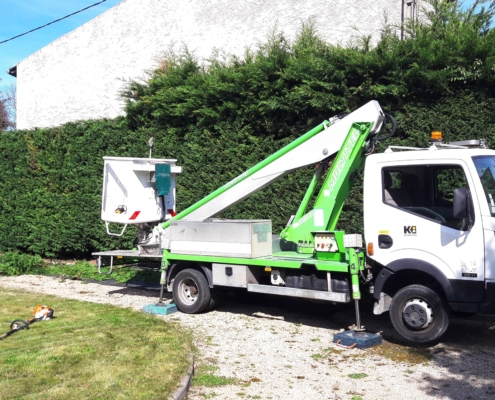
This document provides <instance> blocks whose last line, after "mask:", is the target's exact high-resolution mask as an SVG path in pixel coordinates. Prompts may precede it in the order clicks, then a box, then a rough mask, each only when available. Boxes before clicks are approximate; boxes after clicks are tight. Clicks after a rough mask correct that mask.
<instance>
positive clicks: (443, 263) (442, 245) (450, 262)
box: [364, 160, 484, 303]
mask: <svg viewBox="0 0 495 400" xmlns="http://www.w3.org/2000/svg"><path fill="white" fill-rule="evenodd" d="M374 169H375V171H374V174H377V176H379V177H381V182H380V185H374V186H375V187H374V188H371V187H370V186H367V187H366V184H365V197H364V202H365V234H366V240H367V242H370V241H371V242H373V243H374V253H375V254H374V256H373V257H372V258H373V259H375V260H376V261H378V262H379V263H380V264H382V265H384V266H386V267H389V268H390V269H392V270H394V271H395V272H397V271H398V270H401V269H411V270H412V271H415V270H416V271H424V272H426V273H428V274H429V275H430V276H433V277H435V278H437V280H438V279H439V278H441V279H445V278H447V279H448V280H449V281H450V282H449V285H450V287H451V288H452V291H451V293H450V294H449V293H447V297H448V300H449V301H451V302H459V303H474V302H479V301H481V300H482V297H483V289H484V287H483V284H484V239H483V224H482V219H481V215H480V213H479V208H478V207H475V219H474V225H473V226H472V227H470V226H469V221H468V220H467V218H463V219H456V218H454V216H453V194H454V189H455V188H460V187H465V188H469V189H470V190H473V180H472V177H471V176H470V173H469V170H468V168H467V166H466V165H465V164H464V163H463V162H460V161H458V160H456V161H452V162H449V161H447V160H445V161H444V160H441V161H434V162H429V161H428V162H426V161H425V162H421V163H419V162H415V163H412V162H409V163H407V162H404V163H402V164H399V163H397V164H394V165H392V164H389V163H383V164H377V165H376V166H375V167H374ZM370 172H371V171H367V172H366V174H367V176H369V173H370ZM365 179H366V178H365ZM369 196H376V197H375V199H376V198H377V199H380V201H373V202H369V204H371V203H373V204H374V206H373V207H374V209H370V207H369V205H367V201H368V197H369ZM444 283H445V281H444ZM444 289H445V288H444Z"/></svg>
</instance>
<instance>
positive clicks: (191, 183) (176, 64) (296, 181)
mask: <svg viewBox="0 0 495 400" xmlns="http://www.w3.org/2000/svg"><path fill="white" fill-rule="evenodd" d="M444 3H445V2H444ZM434 6H435V11H434V12H433V13H432V14H431V15H430V19H431V23H430V24H429V25H425V26H422V27H421V26H409V27H408V29H409V30H410V32H411V33H410V36H408V39H406V40H404V41H400V40H399V39H398V38H397V36H395V34H394V33H393V29H392V28H390V27H385V29H384V32H383V36H382V38H381V40H380V42H379V43H378V45H377V46H376V47H375V48H373V49H370V48H369V46H368V40H367V39H366V38H365V39H363V41H362V43H361V44H360V45H358V46H356V47H351V48H345V49H344V48H341V47H335V46H331V45H328V44H326V43H324V42H323V41H322V40H320V39H319V38H318V36H317V34H316V33H315V29H314V28H313V27H312V26H311V24H310V23H309V24H307V25H306V26H304V27H303V28H302V29H301V33H300V35H299V37H298V39H297V40H296V41H295V42H294V43H289V42H287V41H286V40H285V39H284V37H283V36H282V35H273V36H272V37H270V38H269V39H268V40H267V42H266V43H265V44H264V45H262V46H260V47H259V49H257V50H256V51H252V52H247V53H246V56H245V57H244V58H243V59H236V58H234V59H232V60H230V61H229V62H222V61H219V60H211V61H210V63H209V65H208V67H207V68H206V67H204V66H201V65H200V64H199V63H198V62H197V61H196V60H195V58H194V57H193V56H191V55H190V54H188V53H187V52H183V53H181V54H178V55H173V54H169V55H168V56H167V57H166V58H165V59H164V60H163V63H162V65H161V68H159V69H158V70H156V71H155V72H153V73H152V74H151V75H150V77H149V79H148V80H147V81H146V82H130V83H129V85H128V88H127V90H126V91H125V92H124V93H123V95H124V97H125V98H126V99H127V105H126V116H125V117H122V118H117V119H115V120H101V121H86V122H79V123H69V124H66V125H64V126H62V127H59V128H53V129H38V130H31V131H14V132H4V133H2V134H1V136H0V153H1V154H2V157H1V159H0V168H1V170H2V174H0V251H7V250H19V251H22V252H29V253H35V254H41V255H49V256H59V257H60V256H82V255H87V254H88V253H89V252H91V251H95V250H104V249H113V248H119V247H123V248H130V247H132V246H133V236H134V233H133V232H132V230H129V232H128V233H127V234H126V236H125V237H124V238H122V239H116V238H113V237H109V236H107V235H106V232H105V229H104V224H103V222H101V220H100V203H101V187H102V169H103V161H102V156H104V155H109V156H129V157H146V156H147V151H148V149H147V141H148V139H149V138H150V137H151V136H153V137H154V141H155V150H154V156H155V157H170V158H177V159H178V164H179V165H181V166H182V167H183V168H184V172H183V173H182V174H181V175H179V177H178V182H177V186H178V190H177V206H178V207H177V208H178V210H179V211H180V210H183V209H184V208H186V207H187V206H189V205H191V204H193V203H194V202H195V201H197V200H199V199H201V198H202V197H204V196H205V195H207V194H208V193H210V192H212V191H213V190H215V189H216V188H218V187H219V186H221V185H223V184H224V183H226V182H228V181H229V180H231V179H232V178H234V177H235V176H237V175H239V174H240V173H242V172H243V171H245V170H246V169H248V168H249V167H251V166H252V165H254V164H256V163H257V162H259V161H261V160H262V159H264V158H265V157H267V156H268V155H270V154H272V153H273V152H275V151H276V150H278V149H279V148H281V147H282V146H284V145H285V144H287V143H289V142H290V141H292V140H294V139H295V138H297V137H298V136H300V135H301V134H303V133H304V132H306V131H307V130H309V129H311V128H312V127H314V126H315V125H317V124H319V123H320V122H322V121H323V120H324V119H328V118H329V117H331V116H333V115H335V114H337V113H340V112H342V111H345V110H353V109H355V108H357V107H359V106H361V105H362V104H364V103H366V102H368V101H369V100H371V99H376V100H378V101H379V102H380V104H381V105H382V108H384V109H385V110H386V111H388V112H390V113H391V114H392V115H394V116H395V117H396V119H397V123H398V129H397V136H396V137H395V138H393V139H391V140H390V141H389V142H388V144H389V143H392V144H403V145H419V146H426V145H427V144H428V138H429V134H430V132H431V131H432V130H441V131H443V132H444V137H445V139H446V140H447V141H449V140H455V139H466V138H481V137H483V138H485V139H487V140H488V143H489V144H492V145H493V144H495V103H494V100H493V97H494V96H493V94H494V93H495V35H494V32H493V30H487V29H486V26H487V21H488V22H489V18H490V16H491V14H490V13H491V11H490V10H489V12H488V13H486V12H482V13H469V12H465V13H462V12H460V11H459V10H458V9H457V8H456V6H455V4H450V3H445V4H443V3H442V4H440V3H439V4H436V3H435V4H434ZM378 150H380V149H378ZM313 171H314V168H313V167H308V168H306V169H304V170H301V171H297V172H295V173H294V174H291V175H289V176H287V177H286V178H284V179H283V180H282V181H280V182H277V183H276V184H274V185H272V186H270V187H268V188H266V189H265V190H264V191H262V192H260V193H258V194H256V195H254V196H252V197H251V198H250V199H248V200H247V201H245V202H242V203H240V204H239V205H237V206H235V207H234V208H233V209H231V210H229V211H227V212H225V213H223V214H222V215H221V216H222V217H227V218H271V219H272V220H273V223H274V231H275V232H276V231H279V230H281V229H282V228H283V226H284V225H285V224H286V222H287V220H288V218H289V217H290V215H291V214H294V213H295V211H296V210H297V207H298V205H299V202H300V200H301V198H302V195H303V193H304V190H305V189H306V187H307V184H308V183H309V179H310V177H311V175H312V173H313ZM361 189H362V187H361V185H360V184H359V183H358V184H357V185H356V187H355V189H354V190H353V192H352V193H351V196H349V201H348V202H347V204H346V205H345V207H344V213H343V215H342V218H341V221H340V228H343V229H345V230H347V231H349V232H360V231H362V217H361V209H362V197H361Z"/></svg>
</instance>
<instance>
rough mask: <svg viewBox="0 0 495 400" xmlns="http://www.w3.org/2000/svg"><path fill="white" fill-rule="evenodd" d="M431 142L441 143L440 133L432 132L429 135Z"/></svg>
mask: <svg viewBox="0 0 495 400" xmlns="http://www.w3.org/2000/svg"><path fill="white" fill-rule="evenodd" d="M431 141H432V143H433V142H441V141H442V132H439V131H433V132H432V133H431Z"/></svg>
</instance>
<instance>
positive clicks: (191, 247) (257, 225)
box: [170, 219, 272, 258]
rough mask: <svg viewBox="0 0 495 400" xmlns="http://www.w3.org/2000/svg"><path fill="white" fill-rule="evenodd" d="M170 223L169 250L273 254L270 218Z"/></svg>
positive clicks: (253, 255) (223, 254) (249, 255)
mask: <svg viewBox="0 0 495 400" xmlns="http://www.w3.org/2000/svg"><path fill="white" fill-rule="evenodd" d="M170 227H171V233H170V251H171V252H172V253H176V254H192V255H208V256H221V257H240V258H258V257H266V256H270V255H272V240H271V239H272V221H270V220H233V219H207V220H205V221H172V223H171V225H170Z"/></svg>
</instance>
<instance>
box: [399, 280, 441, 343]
mask: <svg viewBox="0 0 495 400" xmlns="http://www.w3.org/2000/svg"><path fill="white" fill-rule="evenodd" d="M390 320H391V321H392V325H393V326H394V328H395V330H396V331H397V332H398V333H399V334H400V335H401V336H402V337H404V338H405V339H407V340H409V341H411V342H414V343H430V342H434V341H435V340H437V339H439V338H440V337H441V336H442V335H443V334H444V333H445V331H446V330H447V327H448V326H449V315H448V312H447V308H446V307H445V304H444V302H443V301H442V299H441V298H440V297H439V296H438V295H437V294H436V293H435V292H434V291H433V290H431V289H430V288H428V287H426V286H422V285H410V286H406V287H405V288H402V289H401V290H399V291H398V292H397V293H396V294H395V296H394V297H393V299H392V304H391V305H390Z"/></svg>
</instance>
